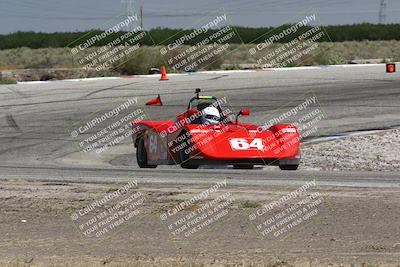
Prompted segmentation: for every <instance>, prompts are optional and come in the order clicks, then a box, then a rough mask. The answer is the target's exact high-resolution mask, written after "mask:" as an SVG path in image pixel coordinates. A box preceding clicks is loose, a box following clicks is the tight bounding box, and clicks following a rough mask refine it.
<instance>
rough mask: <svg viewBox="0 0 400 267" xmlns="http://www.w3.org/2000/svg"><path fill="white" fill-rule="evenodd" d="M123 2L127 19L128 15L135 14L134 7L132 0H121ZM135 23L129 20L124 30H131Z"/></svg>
mask: <svg viewBox="0 0 400 267" xmlns="http://www.w3.org/2000/svg"><path fill="white" fill-rule="evenodd" d="M123 1H124V2H125V14H126V18H127V19H129V17H133V16H135V8H134V5H133V1H134V0H123ZM134 27H135V25H134V24H133V23H132V22H131V23H129V24H128V25H127V26H126V30H127V31H128V32H129V31H132V30H133V29H134Z"/></svg>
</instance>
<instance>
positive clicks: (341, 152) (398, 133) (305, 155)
mask: <svg viewBox="0 0 400 267" xmlns="http://www.w3.org/2000/svg"><path fill="white" fill-rule="evenodd" d="M399 151H400V130H399V129H396V130H388V131H383V132H381V133H378V134H371V135H363V136H354V137H349V138H343V139H336V140H333V141H328V142H319V143H310V144H306V145H303V147H302V162H301V168H302V169H309V170H310V169H313V170H334V171H347V170H350V171H398V170H400V155H399Z"/></svg>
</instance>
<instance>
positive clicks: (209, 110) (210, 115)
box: [202, 107, 221, 124]
mask: <svg viewBox="0 0 400 267" xmlns="http://www.w3.org/2000/svg"><path fill="white" fill-rule="evenodd" d="M202 116H203V124H218V123H219V121H220V118H221V116H220V115H219V111H218V109H217V108H215V107H206V108H205V109H203V111H202Z"/></svg>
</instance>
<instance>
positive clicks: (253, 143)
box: [229, 138, 264, 150]
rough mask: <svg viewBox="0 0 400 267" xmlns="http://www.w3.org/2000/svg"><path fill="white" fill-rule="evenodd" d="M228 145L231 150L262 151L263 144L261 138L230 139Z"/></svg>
mask: <svg viewBox="0 0 400 267" xmlns="http://www.w3.org/2000/svg"><path fill="white" fill-rule="evenodd" d="M229 143H230V144H231V147H232V149H233V150H263V149H264V144H263V141H262V139H261V138H254V139H250V138H232V139H229Z"/></svg>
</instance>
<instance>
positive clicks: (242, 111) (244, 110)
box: [236, 108, 250, 125]
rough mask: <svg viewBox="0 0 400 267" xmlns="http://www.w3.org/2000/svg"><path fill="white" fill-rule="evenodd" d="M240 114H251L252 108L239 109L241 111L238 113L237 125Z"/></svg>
mask: <svg viewBox="0 0 400 267" xmlns="http://www.w3.org/2000/svg"><path fill="white" fill-rule="evenodd" d="M240 116H250V110H248V109H247V108H245V109H242V110H241V111H239V113H238V114H237V115H236V125H237V124H238V119H239V117H240Z"/></svg>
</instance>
